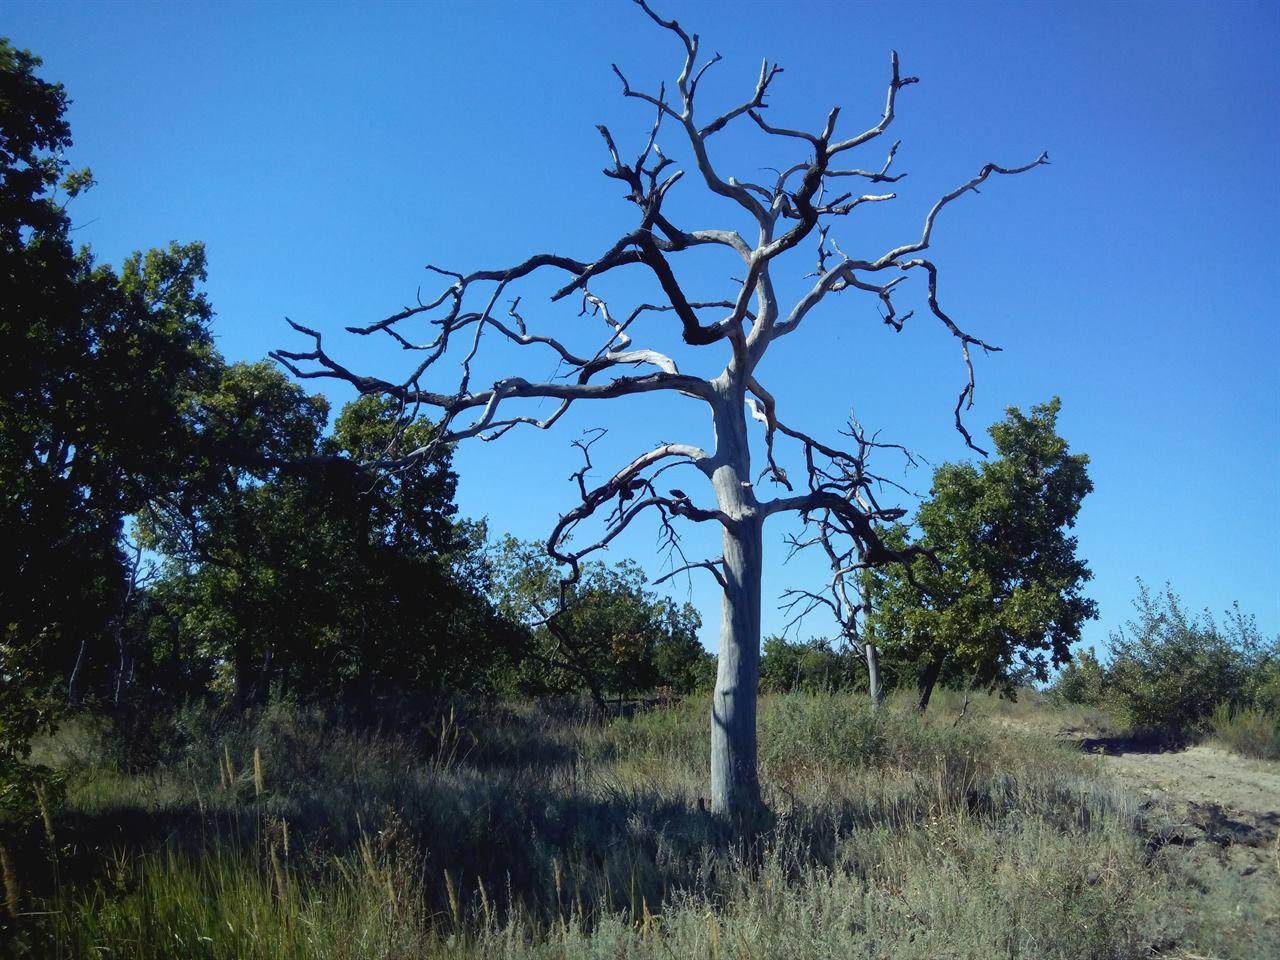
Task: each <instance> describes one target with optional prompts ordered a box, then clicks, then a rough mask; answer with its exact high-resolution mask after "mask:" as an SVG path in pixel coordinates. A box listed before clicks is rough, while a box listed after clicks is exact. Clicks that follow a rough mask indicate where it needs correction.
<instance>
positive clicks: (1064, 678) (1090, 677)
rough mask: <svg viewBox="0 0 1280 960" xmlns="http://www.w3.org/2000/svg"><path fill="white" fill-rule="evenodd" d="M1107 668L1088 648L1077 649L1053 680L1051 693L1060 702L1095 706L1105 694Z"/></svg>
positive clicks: (1100, 702)
mask: <svg viewBox="0 0 1280 960" xmlns="http://www.w3.org/2000/svg"><path fill="white" fill-rule="evenodd" d="M1106 686H1107V670H1106V668H1105V667H1104V666H1103V665H1102V663H1101V662H1100V661H1099V660H1098V656H1097V654H1096V653H1094V652H1093V650H1092V649H1090V650H1077V651H1076V655H1075V657H1073V658H1072V659H1071V661H1070V662H1069V663H1068V664H1067V665H1066V666H1065V667H1063V668H1062V672H1061V673H1059V674H1058V676H1057V678H1056V679H1055V680H1054V682H1053V690H1052V695H1053V698H1054V699H1055V700H1058V701H1060V702H1062V703H1074V704H1078V705H1080V706H1086V707H1096V706H1099V705H1101V704H1102V702H1103V698H1104V697H1105V696H1106Z"/></svg>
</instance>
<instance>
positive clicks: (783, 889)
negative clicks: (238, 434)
mask: <svg viewBox="0 0 1280 960" xmlns="http://www.w3.org/2000/svg"><path fill="white" fill-rule="evenodd" d="M1006 709H1007V708H1004V707H1000V706H998V705H997V704H996V702H995V701H990V700H986V699H985V698H984V699H983V700H982V702H981V704H980V705H979V706H978V707H975V708H973V709H970V710H969V712H968V714H967V716H966V717H965V718H964V719H963V720H962V721H959V722H957V721H956V716H957V715H958V711H955V712H953V711H952V710H951V709H950V708H949V707H948V708H947V709H944V710H939V711H938V712H937V714H936V716H935V717H933V718H931V719H928V720H922V719H921V718H919V717H917V716H915V715H914V714H912V713H911V712H909V711H905V710H902V709H898V708H897V707H896V706H895V705H894V704H890V705H889V706H888V707H887V708H885V709H882V710H880V711H878V712H873V711H871V710H870V709H868V707H867V706H866V705H865V703H864V702H863V700H862V699H861V698H857V697H851V696H846V695H802V694H795V695H785V696H775V697H769V698H766V699H765V700H763V701H762V704H761V712H760V744H761V775H762V784H763V789H764V791H765V799H766V801H767V804H768V808H769V810H770V811H771V812H770V813H769V814H768V815H767V816H766V817H765V818H764V819H762V820H761V822H760V823H758V824H757V825H756V828H755V829H753V830H752V831H749V832H748V833H747V834H746V835H745V836H743V835H742V834H739V833H735V832H732V831H729V830H727V829H726V828H725V827H724V826H723V825H722V824H721V823H719V822H718V821H717V820H715V819H714V818H712V817H711V816H710V815H709V814H707V813H706V812H704V810H703V804H702V800H701V796H702V794H703V792H704V791H705V786H704V784H705V777H706V774H705V769H706V740H707V737H706V725H707V718H706V716H705V704H702V703H700V702H693V701H689V702H684V703H677V704H674V705H672V706H670V707H666V708H662V709H657V710H652V711H649V712H644V713H641V714H639V715H637V716H634V717H631V718H627V719H617V720H614V721H611V722H608V723H603V724H602V723H595V722H589V721H586V720H575V719H573V718H572V717H566V716H564V715H555V714H550V713H548V712H545V711H542V710H540V709H538V708H536V707H533V706H529V705H516V706H503V707H488V708H470V709H456V708H455V709H449V708H443V709H440V710H437V711H436V712H435V713H434V714H433V715H431V716H430V717H428V718H426V719H425V720H423V721H422V722H420V723H416V724H413V723H406V722H401V723H399V724H397V725H396V726H395V728H394V729H392V728H391V727H390V726H384V728H383V729H381V730H370V729H362V730H357V729H354V728H350V727H346V726H334V725H333V724H332V723H331V722H329V721H328V720H327V719H326V718H325V717H324V716H323V715H321V714H320V713H318V712H308V711H301V710H297V709H287V708H273V709H269V710H267V711H265V712H264V713H262V714H261V715H259V716H257V717H255V718H252V719H248V720H246V719H244V718H239V719H231V718H226V717H216V716H198V715H194V714H193V715H191V716H188V717H186V718H185V719H184V720H183V721H182V725H185V732H183V733H181V735H179V736H176V737H175V739H174V742H173V743H172V744H170V745H169V746H168V747H167V748H166V751H165V757H164V759H163V762H160V763H159V764H158V765H156V766H154V767H152V768H150V769H146V770H129V769H127V768H126V767H125V766H124V765H122V764H121V763H120V762H119V761H118V759H115V758H114V756H113V754H112V751H110V750H109V749H105V747H104V745H103V744H102V738H101V736H100V735H97V734H95V733H94V732H93V731H86V730H84V729H81V730H80V731H78V732H76V731H71V732H68V735H67V739H66V742H65V743H64V744H62V745H59V744H53V745H50V746H51V747H57V748H59V749H61V751H62V752H61V753H60V754H59V755H58V758H57V760H58V762H59V763H60V765H61V766H62V768H63V769H64V771H66V775H67V800H66V806H65V808H64V809H63V810H62V811H60V812H59V813H57V814H56V816H54V817H53V818H52V820H53V822H52V823H51V826H50V830H51V831H52V832H53V834H54V836H53V844H52V846H50V845H49V843H48V840H47V839H45V840H41V839H40V838H39V837H36V838H35V839H34V840H29V842H28V843H27V845H26V846H25V847H24V848H23V857H22V861H21V862H22V871H23V873H24V876H23V877H22V878H21V880H22V885H23V894H22V896H23V901H22V903H23V909H22V910H21V911H20V912H21V914H22V916H20V917H19V919H18V921H17V922H10V924H9V928H8V930H9V934H10V944H11V947H10V949H11V952H12V951H17V955H24V954H23V953H22V951H24V950H25V951H27V953H26V955H40V956H49V957H67V958H79V957H95V958H109V957H138V958H161V957H173V956H183V957H192V958H210V960H214V958H228V960H231V958H236V960H253V958H261V960H277V958H302V957H307V958H312V957H316V958H372V957H386V958H400V957H409V956H413V957H457V958H480V957H495V958H496V957H513V958H535V957H538V958H541V957H548V958H549V957H556V958H578V957H582V958H587V957H634V958H648V957H654V958H657V957H666V958H670V957H673V956H674V957H681V958H684V957H708V958H719V957H724V958H729V957H743V958H753V957H796V958H812V957H831V956H867V957H894V958H908V960H909V958H917V957H918V958H924V957H948V958H964V957H973V958H987V957H993V956H1004V957H1015V956H1016V957H1035V958H1059V957H1060V958H1072V960H1075V958H1083V957H1096V958H1130V957H1132V958H1137V957H1149V956H1153V955H1155V954H1157V953H1159V954H1160V955H1161V956H1178V955H1179V952H1181V955H1183V956H1187V957H1189V956H1192V955H1195V954H1197V953H1199V954H1206V955H1212V956H1240V957H1245V956H1266V955H1275V954H1273V953H1271V951H1273V950H1274V951H1277V952H1280V918H1278V917H1277V915H1276V911H1275V906H1274V903H1271V905H1270V906H1268V905H1267V904H1268V903H1269V902H1270V901H1268V900H1267V899H1266V897H1265V896H1262V897H1261V898H1260V899H1255V900H1252V901H1251V900H1249V899H1248V898H1247V896H1246V897H1245V899H1244V900H1241V897H1242V896H1245V895H1243V894H1241V893H1240V891H1239V890H1237V889H1236V888H1235V887H1231V886H1227V885H1224V884H1222V883H1218V882H1216V881H1215V880H1214V879H1213V878H1208V879H1206V878H1205V877H1196V876H1189V875H1188V874H1187V873H1186V872H1185V870H1182V869H1181V868H1176V869H1175V868H1174V867H1172V866H1171V865H1170V864H1169V863H1168V862H1167V861H1166V857H1165V853H1164V852H1162V851H1158V850H1153V849H1152V847H1151V845H1150V844H1149V843H1148V842H1147V840H1146V838H1144V836H1143V835H1142V833H1141V832H1140V830H1139V829H1138V828H1137V824H1138V822H1139V816H1138V810H1137V807H1136V806H1135V801H1134V800H1133V798H1132V797H1131V796H1130V795H1129V794H1127V793H1126V792H1124V791H1123V790H1121V789H1120V788H1118V787H1117V786H1116V785H1114V784H1113V783H1112V782H1111V781H1110V779H1109V778H1108V777H1107V776H1106V775H1105V772H1104V770H1103V769H1102V767H1101V766H1100V765H1099V763H1100V762H1099V760H1098V759H1097V758H1094V757H1089V756H1085V755H1082V754H1081V753H1079V752H1078V751H1074V750H1072V749H1070V748H1069V747H1066V746H1062V745H1059V744H1056V743H1054V742H1052V741H1051V740H1050V739H1048V738H1046V737H1044V736H1040V735H1036V734H1034V733H1021V732H1018V730H1017V729H1015V728H1013V727H1012V726H1011V725H1009V724H1007V723H1003V722H1001V717H1002V712H1004V711H1006ZM1014 709H1027V708H1025V707H1024V708H1014ZM47 749H48V747H47ZM51 752H52V753H56V752H57V751H56V750H52V751H51ZM255 758H256V759H255ZM1274 879H1275V878H1269V879H1268V880H1267V881H1266V882H1268V883H1272V882H1274ZM1272 889H1274V888H1272ZM1219 891H1224V892H1219ZM1228 896H1229V897H1231V898H1232V899H1231V901H1230V902H1228V900H1227V899H1226V897H1228ZM1242 903H1243V904H1244V905H1245V906H1246V907H1247V908H1248V909H1246V910H1244V911H1243V912H1242V910H1241V905H1242ZM1268 911H1269V912H1268Z"/></svg>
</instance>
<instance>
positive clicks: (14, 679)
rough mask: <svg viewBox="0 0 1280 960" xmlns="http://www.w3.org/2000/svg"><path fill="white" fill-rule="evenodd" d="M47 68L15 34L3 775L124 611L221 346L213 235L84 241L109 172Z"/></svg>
mask: <svg viewBox="0 0 1280 960" xmlns="http://www.w3.org/2000/svg"><path fill="white" fill-rule="evenodd" d="M39 65H40V60H39V59H38V58H36V57H34V56H32V55H31V54H30V53H28V52H26V51H21V50H16V49H14V48H13V47H12V46H11V45H10V44H9V43H8V41H4V40H0V286H3V289H4V296H3V297H0V380H3V382H4V384H5V390H4V392H3V394H0V542H3V543H4V544H5V550H4V552H3V554H0V680H2V681H3V682H0V768H2V769H0V783H14V782H17V780H18V779H19V778H20V773H19V771H20V766H21V761H22V759H23V757H24V756H25V755H26V751H27V749H28V743H29V740H30V737H31V735H32V734H33V733H34V732H35V730H37V729H38V728H39V727H40V726H41V725H44V724H47V723H48V722H50V721H51V719H52V718H53V716H54V711H53V709H52V708H53V706H54V705H55V704H56V703H57V701H58V700H59V699H60V698H59V697H57V696H56V695H55V693H54V689H55V687H57V686H60V685H61V684H65V683H67V680H68V677H72V678H75V677H76V676H77V674H78V671H77V669H76V665H77V663H78V661H79V659H80V658H81V656H82V654H83V651H84V647H85V644H86V643H87V642H90V641H91V640H94V639H96V638H100V637H102V636H103V635H105V634H106V633H107V631H108V627H109V624H111V622H112V621H113V620H118V619H119V618H120V617H121V616H122V615H123V613H122V609H121V604H122V598H123V596H124V593H125V584H126V574H125V558H124V555H123V553H122V551H121V548H120V536H121V532H122V527H123V524H124V520H125V518H126V517H127V516H128V515H130V514H131V513H133V512H135V511H137V510H138V509H140V508H141V507H142V505H143V504H144V503H145V502H146V501H147V500H149V499H150V498H152V497H154V496H156V495H157V494H158V493H160V492H163V491H165V490H167V489H169V488H170V487H171V485H172V484H173V483H174V482H175V479H176V477H177V476H178V475H179V474H180V472H181V462H182V458H183V456H184V450H185V446H184V444H183V442H182V436H183V423H184V411H185V410H186V408H187V405H188V404H189V402H190V398H191V397H192V396H193V395H194V394H195V393H196V392H197V391H198V390H199V387H200V378H201V373H202V371H203V370H204V369H205V365H206V362H207V360H208V358H209V356H210V354H211V351H212V343H211V340H210V337H209V333H208V329H207V324H208V322H209V319H210V316H211V311H210V309H209V304H208V302H207V301H206V299H205V297H204V295H203V294H202V293H201V292H200V291H199V284H200V282H201V281H202V280H203V279H204V270H205V260H204V251H203V249H202V247H201V246H200V245H199V244H190V245H186V246H183V245H178V244H172V245H170V246H169V247H168V248H166V249H163V250H151V251H148V252H147V253H145V254H143V253H137V254H134V255H133V256H131V257H129V258H128V259H127V260H126V261H125V262H124V264H123V265H122V267H121V268H120V270H119V271H116V270H113V269H112V268H111V267H109V266H105V265H100V264H96V263H95V262H94V259H93V256H92V255H91V254H90V252H89V251H88V250H87V249H80V250H76V249H74V248H73V246H72V243H71V238H70V229H71V227H70V220H69V217H68V215H67V213H66V210H65V200H66V199H67V198H70V197H72V196H74V195H75V194H76V193H78V192H79V191H80V190H81V189H83V188H84V187H85V186H87V185H89V184H90V183H91V182H92V178H91V176H90V174H89V172H88V171H87V170H84V171H72V170H71V169H70V167H69V164H68V162H67V160H66V159H65V156H64V151H65V150H66V149H68V148H69V147H70V145H71V131H70V128H69V126H68V125H67V122H66V119H65V116H64V115H65V111H66V107H67V98H66V93H65V91H64V90H63V88H62V87H61V86H60V85H58V84H55V83H49V82H48V81H45V80H43V79H41V78H39V77H38V76H36V74H35V70H36V68H37V67H38V66H39ZM60 190H61V193H60V192H59V191H60ZM72 693H73V694H74V690H73V691H72Z"/></svg>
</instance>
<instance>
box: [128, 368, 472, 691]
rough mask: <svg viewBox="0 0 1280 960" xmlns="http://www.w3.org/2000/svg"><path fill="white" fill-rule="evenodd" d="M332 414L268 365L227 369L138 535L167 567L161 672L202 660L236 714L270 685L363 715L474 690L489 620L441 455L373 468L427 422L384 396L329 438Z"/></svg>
mask: <svg viewBox="0 0 1280 960" xmlns="http://www.w3.org/2000/svg"><path fill="white" fill-rule="evenodd" d="M328 414H329V405H328V403H327V401H326V400H325V399H324V398H323V397H322V396H319V395H316V396H307V395H306V394H305V393H304V392H303V391H302V390H301V389H300V388H299V387H298V386H296V385H295V384H292V383H290V382H289V381H288V380H287V379H286V378H285V377H284V376H283V375H282V374H281V373H280V372H279V371H278V370H276V369H275V368H274V367H272V366H271V365H270V364H268V363H256V364H244V363H238V364H232V365H230V366H228V367H226V368H225V369H224V370H223V372H222V376H221V377H220V379H219V381H218V383H217V384H216V386H215V387H214V388H213V389H211V390H210V391H209V392H208V393H207V394H206V395H204V396H202V397H200V398H199V400H198V402H197V404H196V409H195V414H194V417H193V420H194V423H193V430H194V432H195V433H196V434H197V435H198V436H199V437H200V440H201V446H200V448H201V451H202V452H201V456H200V457H199V458H198V460H197V461H195V462H193V464H192V467H193V472H192V473H191V475H190V476H189V477H188V478H187V480H186V482H185V484H184V485H183V487H182V489H181V491H180V492H179V494H178V495H177V496H175V497H173V498H170V499H168V500H166V501H163V502H159V503H157V504H155V505H154V508H153V509H151V510H150V511H149V512H148V513H147V514H146V516H145V517H144V518H143V521H142V524H141V526H142V533H143V536H144V542H145V543H146V545H147V546H149V547H151V548H152V549H154V550H157V551H159V552H161V553H163V554H165V555H166V556H167V557H168V558H169V559H168V564H167V567H166V576H165V578H164V580H163V581H162V583H161V584H159V585H158V586H157V588H156V591H155V598H156V599H157V600H158V601H160V604H161V609H162V611H163V616H164V617H165V618H167V619H168V621H170V623H171V626H170V627H169V628H168V629H167V630H166V629H161V630H160V631H158V633H156V632H154V631H153V634H152V635H153V636H155V637H157V638H158V639H164V640H165V642H164V644H163V645H162V646H161V647H160V648H159V649H158V650H157V651H156V653H157V654H159V655H160V657H159V660H160V661H161V662H163V661H164V659H165V654H171V652H172V651H173V650H179V651H182V652H183V653H184V655H185V656H187V657H190V658H191V659H193V660H196V661H202V662H204V663H205V664H207V665H208V668H207V670H206V673H208V674H209V675H211V677H212V678H213V680H214V683H215V686H221V687H223V688H225V690H226V692H228V693H229V694H231V695H232V696H233V698H234V699H235V701H236V702H238V703H241V704H251V703H255V702H259V701H261V700H262V699H263V698H264V697H265V696H266V695H267V694H268V692H270V689H271V688H272V687H273V686H274V687H276V688H279V689H281V690H283V691H287V692H289V693H291V694H293V695H296V696H300V697H304V698H321V697H323V698H333V697H337V698H340V699H344V700H359V701H362V702H365V703H368V702H370V701H371V700H372V699H373V698H374V697H375V696H377V695H379V694H382V693H386V692H389V691H391V690H393V689H412V690H422V689H436V688H439V687H440V686H442V685H443V684H445V683H446V681H447V682H448V683H449V684H450V685H452V686H456V687H460V686H465V685H467V683H468V677H469V675H470V674H471V673H472V672H473V671H472V670H471V669H470V668H471V667H473V666H475V663H474V661H475V660H476V659H477V658H479V657H480V656H481V655H482V654H483V652H484V648H485V642H486V637H487V631H488V628H489V625H490V622H491V621H492V619H493V618H492V617H491V616H490V615H489V614H488V608H487V605H486V604H485V602H484V601H483V600H482V599H481V598H480V597H479V596H478V591H477V587H478V586H482V584H481V585H477V584H472V583H463V582H462V581H463V579H464V574H465V576H467V577H471V576H473V575H474V569H475V567H474V564H467V562H466V558H467V556H468V553H469V551H470V547H471V545H472V543H471V538H470V537H469V536H468V532H467V528H466V527H465V526H464V525H460V524H458V523H457V521H456V516H455V514H456V506H455V505H454V502H453V496H454V491H455V488H456V484H457V477H456V475H455V474H454V473H453V471H452V468H451V466H450V456H449V451H448V449H447V448H444V449H442V451H441V452H440V454H439V455H438V456H437V457H436V458H435V459H434V460H433V461H432V463H431V465H430V466H429V467H427V468H426V469H422V468H419V469H415V470H414V471H411V472H400V471H390V472H382V473H378V472H373V471H369V470H365V469H362V468H361V467H360V466H358V464H360V463H364V462H368V461H371V460H379V459H383V458H384V455H385V454H386V453H388V451H389V449H390V447H391V445H392V444H393V443H396V442H401V443H412V444H415V445H420V444H423V443H426V442H427V441H428V440H429V439H430V436H431V433H432V429H433V428H432V427H431V425H430V424H428V423H426V422H414V423H409V424H407V425H406V424H404V423H402V422H400V417H399V414H398V411H397V410H396V409H395V408H394V407H393V405H392V404H390V403H389V402H388V401H385V400H380V399H378V398H374V397H364V398H361V399H358V400H356V401H354V402H352V403H350V404H347V405H346V406H345V407H344V408H343V410H342V412H341V414H340V415H339V416H338V418H337V421H336V422H335V424H334V428H333V431H332V433H331V434H328V435H326V433H325V428H326V422H327V420H328ZM165 638H167V639H165ZM170 659H171V656H170Z"/></svg>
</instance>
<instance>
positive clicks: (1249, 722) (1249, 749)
mask: <svg viewBox="0 0 1280 960" xmlns="http://www.w3.org/2000/svg"><path fill="white" fill-rule="evenodd" d="M1211 722H1212V725H1213V733H1214V736H1216V737H1217V738H1218V739H1219V740H1221V741H1222V743H1223V745H1224V746H1226V747H1227V748H1228V749H1230V750H1234V751H1235V752H1236V753H1239V754H1242V755H1244V756H1246V757H1254V758H1256V759H1258V760H1280V713H1276V712H1275V711H1272V710H1263V709H1260V708H1258V707H1243V708H1241V709H1239V710H1232V709H1231V708H1230V707H1229V706H1227V705H1226V704H1223V705H1222V706H1220V707H1219V708H1218V709H1217V710H1215V711H1214V712H1213V717H1212V721H1211Z"/></svg>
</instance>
